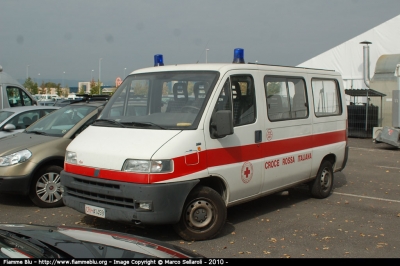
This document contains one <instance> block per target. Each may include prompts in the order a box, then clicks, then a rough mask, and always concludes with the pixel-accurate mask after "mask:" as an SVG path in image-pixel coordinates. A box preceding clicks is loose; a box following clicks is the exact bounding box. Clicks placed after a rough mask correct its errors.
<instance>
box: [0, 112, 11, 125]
mask: <svg viewBox="0 0 400 266" xmlns="http://www.w3.org/2000/svg"><path fill="white" fill-rule="evenodd" d="M13 114H14V112H8V111H0V123H3V122H4V121H5V120H6V119H7V118H9V117H10V116H12V115H13Z"/></svg>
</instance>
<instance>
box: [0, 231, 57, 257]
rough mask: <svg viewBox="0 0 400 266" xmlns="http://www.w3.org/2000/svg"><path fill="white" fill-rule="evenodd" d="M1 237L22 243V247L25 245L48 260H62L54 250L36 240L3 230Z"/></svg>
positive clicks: (0, 232) (0, 233)
mask: <svg viewBox="0 0 400 266" xmlns="http://www.w3.org/2000/svg"><path fill="white" fill-rule="evenodd" d="M0 235H2V236H3V237H6V238H9V239H12V240H14V241H18V242H20V245H21V244H22V243H23V245H25V246H27V247H29V248H31V249H33V250H35V251H36V252H38V253H40V254H42V255H43V256H45V257H46V258H60V255H59V254H58V253H57V252H54V251H53V250H52V249H50V248H49V247H47V246H46V245H44V244H43V243H42V242H40V241H39V240H37V239H34V238H28V239H25V238H22V237H20V236H18V235H16V234H14V233H11V232H8V231H3V230H0Z"/></svg>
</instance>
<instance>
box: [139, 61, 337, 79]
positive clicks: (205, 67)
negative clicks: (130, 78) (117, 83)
mask: <svg viewBox="0 0 400 266" xmlns="http://www.w3.org/2000/svg"><path fill="white" fill-rule="evenodd" d="M240 69H248V70H266V71H288V70H290V71H294V72H298V73H319V74H325V75H326V74H329V75H334V76H336V75H340V73H338V72H336V71H334V70H326V69H314V68H304V67H294V66H279V65H266V64H259V63H246V64H234V63H225V64H224V63H217V64H215V63H207V64H176V65H165V66H156V67H148V68H142V69H138V70H135V71H133V72H132V73H131V74H140V73H148V72H164V71H189V70H193V71H219V72H225V71H228V70H240Z"/></svg>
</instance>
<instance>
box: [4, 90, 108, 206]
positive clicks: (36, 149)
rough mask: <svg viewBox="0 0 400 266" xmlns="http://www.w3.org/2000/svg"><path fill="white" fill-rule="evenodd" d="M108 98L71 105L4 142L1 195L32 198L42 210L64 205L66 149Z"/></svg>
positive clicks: (93, 118)
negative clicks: (63, 184)
mask: <svg viewBox="0 0 400 266" xmlns="http://www.w3.org/2000/svg"><path fill="white" fill-rule="evenodd" d="M108 99H109V96H107V97H92V98H90V99H87V100H86V101H80V102H77V103H72V104H69V105H67V106H65V107H62V108H60V109H58V110H56V111H54V112H52V113H51V114H49V115H47V116H46V117H44V118H43V119H40V120H38V121H37V122H36V123H34V124H32V125H31V126H29V127H28V128H27V129H26V130H25V131H23V132H21V133H19V134H15V135H11V136H7V137H5V138H3V139H1V140H0V184H1V185H0V193H9V194H18V195H25V196H29V198H30V199H31V200H32V202H33V203H34V204H35V205H37V206H39V207H42V208H51V207H60V206H63V201H62V190H61V187H60V172H61V170H62V169H63V167H64V156H65V150H66V148H67V146H68V145H69V143H70V142H71V141H72V139H74V138H75V137H76V136H77V135H78V134H79V133H81V132H82V131H83V130H84V129H85V128H87V127H88V126H89V125H91V124H92V123H93V122H94V121H95V120H96V119H97V116H98V114H99V113H100V111H101V108H102V107H103V105H104V104H105V103H106V101H107V100H108ZM58 108H59V107H58Z"/></svg>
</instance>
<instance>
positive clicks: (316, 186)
mask: <svg viewBox="0 0 400 266" xmlns="http://www.w3.org/2000/svg"><path fill="white" fill-rule="evenodd" d="M332 188H333V167H332V164H331V162H329V161H323V162H322V163H321V166H320V167H319V169H318V173H317V177H316V178H315V180H314V181H312V182H311V183H310V192H311V195H312V196H313V197H315V198H318V199H324V198H326V197H328V196H329V195H330V194H331V191H332Z"/></svg>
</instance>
